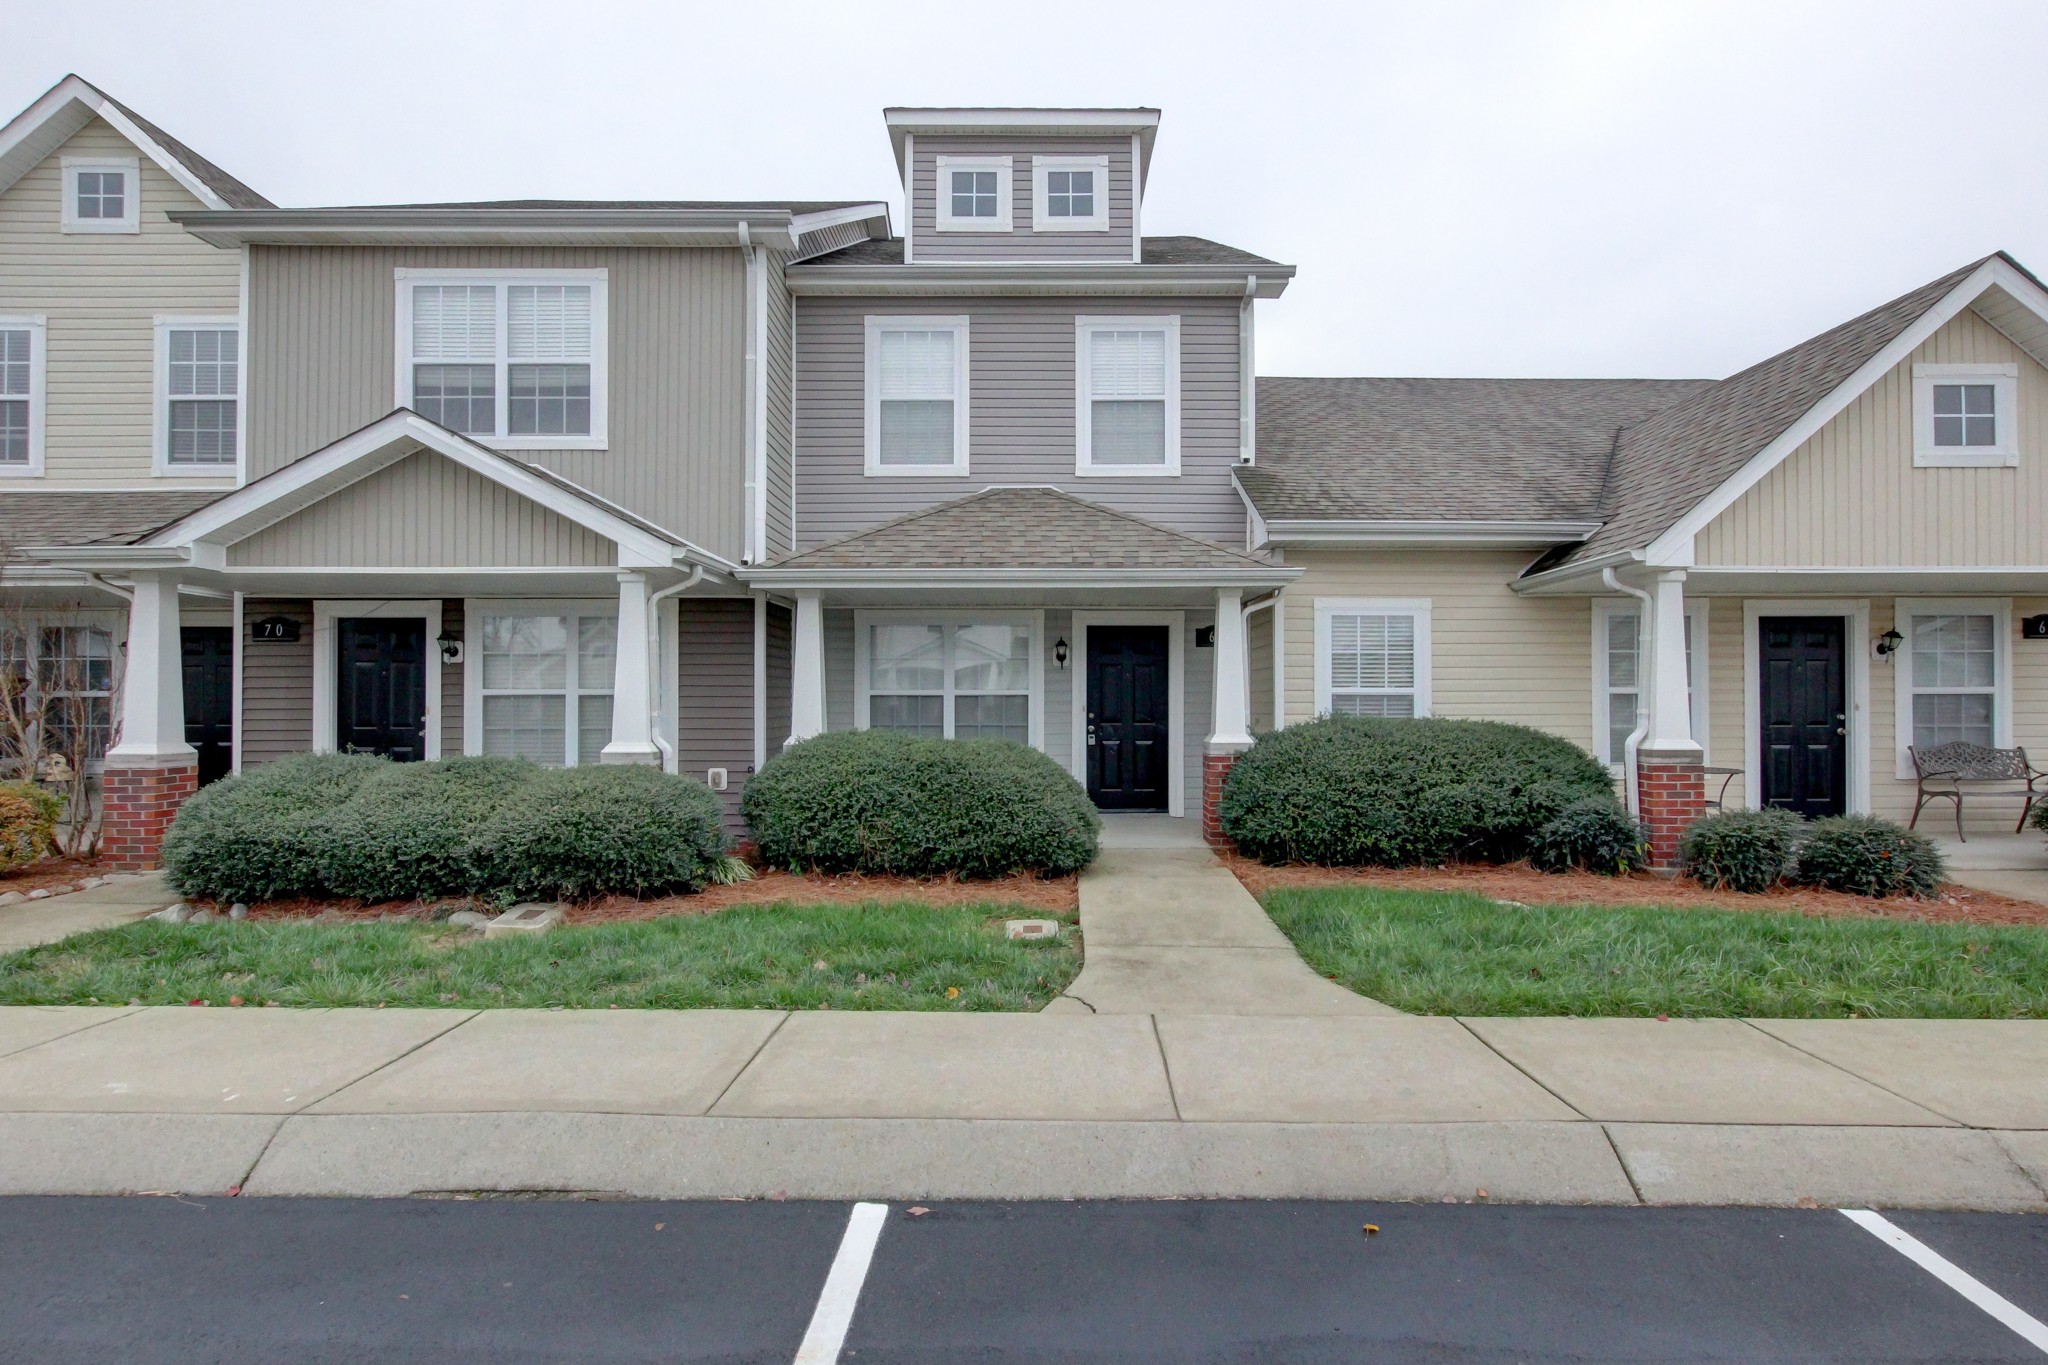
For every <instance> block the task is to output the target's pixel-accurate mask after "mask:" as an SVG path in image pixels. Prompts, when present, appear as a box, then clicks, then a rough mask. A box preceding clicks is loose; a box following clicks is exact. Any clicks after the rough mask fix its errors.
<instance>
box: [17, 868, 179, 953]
mask: <svg viewBox="0 0 2048 1365" xmlns="http://www.w3.org/2000/svg"><path fill="white" fill-rule="evenodd" d="M176 899H177V896H175V895H173V894H172V892H171V891H170V889H169V888H168V887H166V886H165V885H164V879H163V874H162V873H160V872H143V873H128V874H116V875H115V876H114V879H113V880H112V881H110V882H109V883H107V884H106V885H105V886H96V887H94V888H93V889H92V890H90V891H73V892H71V893H70V894H68V895H63V896H51V897H49V898H47V899H45V900H39V901H19V902H17V903H15V904H13V905H0V953H18V952H20V951H21V950H22V949H24V948H36V947H40V946H41V945H43V944H45V943H55V942H56V941H57V940H58V939H60V938H68V937H70V936H71V935H72V934H82V933H84V932H86V931H87V930H88V929H107V928H111V927H112V926H114V925H116V924H126V923H127V922H128V921H129V920H134V919H141V918H142V917H143V916H144V915H147V914H150V913H152V912H153V911H157V910H161V909H163V908H164V907H165V906H166V905H169V904H170V903H171V902H172V901H175V900H176Z"/></svg>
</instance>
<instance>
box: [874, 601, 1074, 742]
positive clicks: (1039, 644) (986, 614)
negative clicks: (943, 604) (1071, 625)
mask: <svg viewBox="0 0 2048 1365" xmlns="http://www.w3.org/2000/svg"><path fill="white" fill-rule="evenodd" d="M890 624H897V625H920V626H926V625H929V626H1029V627H1030V628H1031V680H1030V684H1029V686H1030V689H1031V694H1030V699H1029V701H1028V702H1027V703H1026V705H1025V712H1026V715H1027V717H1028V720H1027V724H1028V726H1029V733H1030V736H1031V738H1030V741H1029V743H1030V745H1031V747H1032V748H1034V749H1037V750H1039V751H1040V752H1041V753H1042V752H1044V750H1045V613H1044V612H1043V611H911V610H904V611H856V612H855V613H854V614H853V678H854V701H853V726H854V728H855V729H856V730H865V729H867V728H868V716H869V707H868V701H869V698H870V697H871V696H872V695H873V688H872V686H871V684H872V682H873V679H872V678H871V677H870V675H869V673H868V627H869V626H871V625H890ZM890 695H894V694H890ZM970 695H980V694H978V693H977V694H970Z"/></svg>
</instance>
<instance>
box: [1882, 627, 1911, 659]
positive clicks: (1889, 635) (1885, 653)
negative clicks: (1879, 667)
mask: <svg viewBox="0 0 2048 1365" xmlns="http://www.w3.org/2000/svg"><path fill="white" fill-rule="evenodd" d="M1904 643H1906V637H1905V636H1903V635H1901V634H1899V633H1898V632H1897V631H1896V630H1888V631H1886V632H1885V633H1884V634H1882V635H1880V636H1878V637H1877V657H1878V658H1880V659H1889V658H1890V657H1891V656H1892V655H1894V654H1896V653H1898V652H1899V646H1900V645H1902V644H1904Z"/></svg>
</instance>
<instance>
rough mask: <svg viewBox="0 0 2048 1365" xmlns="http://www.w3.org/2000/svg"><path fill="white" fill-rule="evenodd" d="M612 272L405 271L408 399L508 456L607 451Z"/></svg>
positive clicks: (402, 376) (402, 329)
mask: <svg viewBox="0 0 2048 1365" xmlns="http://www.w3.org/2000/svg"><path fill="white" fill-rule="evenodd" d="M605 285H606V278H605V272H604V271H603V270H580V271H567V272H562V271H552V272H550V271H514V272H493V271H454V272H439V273H435V272H427V271H416V270H403V269H402V270H400V271H399V272H398V336H399V345H398V376H397V384H398V401H399V403H400V404H401V405H402V406H405V407H409V408H411V409H412V410H413V411H415V412H417V413H419V414H420V415H421V416H422V417H426V418H429V419H430V420H432V421H435V422H439V423H440V424H441V425H442V426H445V427H448V428H450V429H452V430H455V431H459V432H462V433H463V434H464V435H466V436H473V437H475V438H476V439H478V440H480V441H487V442H489V443H490V444H492V445H495V446H501V447H507V448H525V449H553V450H593V449H601V448H603V447H604V445H605V444H606V431H605V427H606V408H607V401H606V400H607V395H606V336H605V332H606V324H605V317H606V293H605Z"/></svg>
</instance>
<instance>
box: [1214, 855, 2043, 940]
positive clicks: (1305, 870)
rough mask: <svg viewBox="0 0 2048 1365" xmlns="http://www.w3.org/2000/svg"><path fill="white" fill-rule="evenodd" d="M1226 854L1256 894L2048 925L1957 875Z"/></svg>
mask: <svg viewBox="0 0 2048 1365" xmlns="http://www.w3.org/2000/svg"><path fill="white" fill-rule="evenodd" d="M1223 861H1224V862H1225V863H1226V864H1227V865H1228V866H1229V868H1230V870H1231V871H1232V872H1234V873H1236V874H1237V879H1238V880H1239V881H1241V882H1243V883H1244V885H1245V888H1246V889H1247V890H1248V891H1250V892H1251V893H1252V894H1253V895H1254V896H1263V895H1265V894H1266V893H1267V892H1268V891H1279V890H1285V889H1291V888H1294V887H1316V886H1377V887H1384V888H1386V889H1387V890H1390V891H1469V892H1472V893H1473V894H1475V895H1480V896H1486V897H1489V898H1491V899H1493V900H1500V901H1520V902H1521V903H1523V904H1524V905H1668V906H1675V907H1679V908H1685V907H1691V906H1702V907H1707V906H1711V907H1718V908H1720V909H1725V910H1778V911H1797V912H1798V913H1800V914H1805V915H1850V916H1867V917H1873V918H1879V919H1905V920H1923V921H1932V922H1943V921H1947V922H1963V923H1969V924H2019V925H2029V926H2033V927H2036V928H2048V905H2036V904H2034V903H2033V902H2031V901H2022V900H2014V899H2013V898H2012V897H2010V896H2001V895H1998V894H1997V893H1995V892H1991V891H1976V890H1972V889H1971V888H1969V887H1967V886H1958V885H1956V884H1955V883H1953V882H1944V883H1943V884H1942V888H1941V894H1940V896H1939V897H1938V898H1937V899H1935V900H1910V899H1905V898H1898V897H1893V898H1887V899H1884V900H1876V899H1873V898H1872V897H1869V896H1851V895H1847V894H1845V893H1843V892H1840V891H1819V890H1815V889H1813V888H1811V887H1784V888H1781V889H1779V890H1776V891H1771V892H1766V893H1765V894H1763V895H1760V896H1751V895H1743V894H1741V893H1739V892H1734V891H1709V890H1708V889H1707V888H1705V887H1703V886H1700V885H1699V884H1697V883H1695V882H1691V881H1687V880H1685V879H1684V878H1682V877H1659V876H1657V875H1656V874H1654V873H1650V872H1639V873H1636V874H1635V875H1633V876H1628V877H1600V876H1595V875H1594V874H1593V873H1590V872H1540V871H1538V870H1537V869H1535V868H1533V867H1531V866H1529V865H1528V864H1527V863H1514V864H1511V865H1509V866H1506V867H1496V866H1493V865H1492V864H1485V863H1454V864H1451V865H1449V866H1446V867H1367V868H1348V867H1304V866H1291V867H1268V866H1266V865H1265V864H1264V863H1260V862H1257V861H1254V860H1253V859H1250V858H1243V857H1239V856H1237V855H1236V854H1232V853H1225V854H1224V855H1223Z"/></svg>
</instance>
